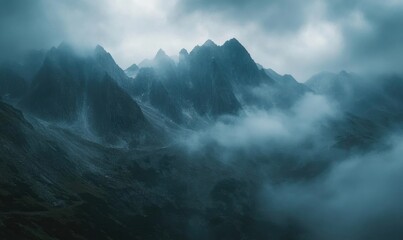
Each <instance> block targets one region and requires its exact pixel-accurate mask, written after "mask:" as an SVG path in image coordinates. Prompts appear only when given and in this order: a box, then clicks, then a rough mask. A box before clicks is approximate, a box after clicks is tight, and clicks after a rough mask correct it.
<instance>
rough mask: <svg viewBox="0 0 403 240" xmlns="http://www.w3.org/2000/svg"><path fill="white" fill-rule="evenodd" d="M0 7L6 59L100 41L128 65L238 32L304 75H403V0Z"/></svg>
mask: <svg viewBox="0 0 403 240" xmlns="http://www.w3.org/2000/svg"><path fill="white" fill-rule="evenodd" d="M0 13H1V14H0V20H1V21H0V31H1V33H2V34H1V36H0V52H1V57H0V58H1V59H2V60H4V59H9V58H10V57H15V56H16V55H18V53H20V52H21V51H23V50H25V49H30V48H48V47H51V46H54V45H57V44H59V43H60V42H61V41H63V40H65V41H71V42H76V43H79V44H86V45H96V44H101V45H103V46H105V47H106V48H107V49H108V50H109V51H110V52H111V53H112V54H113V55H114V57H115V58H116V60H117V61H118V62H119V63H120V64H122V65H123V67H125V66H129V65H131V64H132V63H133V62H140V61H141V60H143V59H145V58H150V57H152V56H153V55H154V54H155V52H156V51H157V50H158V49H159V48H164V49H165V50H166V51H167V52H168V54H169V55H174V54H177V52H179V50H180V49H181V48H183V47H185V48H188V49H191V48H192V47H193V46H195V45H196V44H200V43H203V42H204V41H205V40H206V39H207V38H211V39H213V40H215V41H217V42H218V43H222V42H224V41H225V40H226V39H229V38H232V37H236V38H238V39H239V40H240V41H241V42H242V43H243V44H244V45H245V46H246V48H247V49H248V50H249V51H250V53H251V55H252V56H253V57H254V59H255V60H256V61H257V62H259V63H261V64H262V65H264V66H266V67H270V68H273V69H275V70H277V71H279V72H281V73H291V74H293V75H296V77H297V79H298V80H299V81H303V80H304V79H307V78H309V77H310V76H311V75H313V74H314V73H316V72H319V71H323V70H326V71H339V70H341V69H345V70H349V71H363V72H364V71H368V70H371V71H394V72H401V71H402V70H401V64H400V62H401V56H402V55H403V47H402V44H401V42H402V41H403V32H402V31H401V30H400V28H401V26H402V25H403V4H402V2H401V1H398V0H385V1H376V0H368V1H364V0H352V1H342V0H332V1H324V0H313V1H308V2H307V1H296V0H284V1H280V0H267V1H265V0H250V1H247V0H235V1H230V0H222V1H213V0H176V1H162V0H150V1H146V2H145V1H140V0H131V1H128V0H117V1H114V2H111V1H106V0H101V1H97V2H94V1H89V0H72V1H67V0H60V1H50V0H37V1H28V0H15V1H6V0H1V2H0ZM217 23H220V24H217Z"/></svg>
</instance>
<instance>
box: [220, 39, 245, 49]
mask: <svg viewBox="0 0 403 240" xmlns="http://www.w3.org/2000/svg"><path fill="white" fill-rule="evenodd" d="M226 45H232V46H239V47H244V46H243V45H242V44H241V43H240V42H239V41H238V39H236V38H231V39H230V40H227V41H226V42H225V43H224V44H223V46H226Z"/></svg>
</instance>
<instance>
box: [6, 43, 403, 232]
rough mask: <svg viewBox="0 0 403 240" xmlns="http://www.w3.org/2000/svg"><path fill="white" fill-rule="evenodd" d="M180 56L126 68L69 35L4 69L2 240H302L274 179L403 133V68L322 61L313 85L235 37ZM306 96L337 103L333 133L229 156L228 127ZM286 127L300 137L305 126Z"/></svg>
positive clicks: (309, 170) (329, 121)
mask: <svg viewBox="0 0 403 240" xmlns="http://www.w3.org/2000/svg"><path fill="white" fill-rule="evenodd" d="M178 59H179V60H178V61H177V62H176V61H174V60H173V59H172V58H171V57H169V56H168V55H167V54H166V53H165V52H164V51H163V50H159V51H158V52H157V53H156V55H155V57H154V58H153V59H152V60H148V61H144V62H142V63H139V64H133V65H132V66H130V67H129V68H128V69H126V70H122V69H121V68H120V67H119V66H118V65H117V64H116V62H115V60H114V59H113V57H112V55H111V54H110V53H108V52H107V51H106V50H105V49H104V48H103V47H101V46H96V47H95V48H94V49H93V50H92V51H91V52H90V53H85V54H83V53H81V52H79V51H78V50H76V49H75V48H74V47H72V46H70V45H69V44H67V43H62V44H60V45H59V46H58V47H53V48H51V49H49V50H47V51H32V52H30V53H29V54H27V55H26V57H25V58H24V59H22V60H21V61H20V62H19V63H7V64H3V65H1V66H0V97H1V101H0V158H1V161H0V176H1V177H0V229H1V231H0V238H1V239H303V238H301V236H304V234H305V229H303V225H299V223H295V222H287V221H286V223H284V222H281V223H280V222H277V221H274V220H273V219H272V218H271V216H270V214H269V217H266V216H262V214H261V208H260V207H259V196H260V192H259V187H262V186H263V184H264V181H269V182H282V181H291V180H296V179H297V180H298V181H304V180H306V179H310V178H314V177H316V176H319V175H321V173H323V172H325V171H326V169H328V167H329V166H331V165H332V164H333V163H334V162H336V161H340V159H343V158H344V157H345V156H348V155H349V154H351V153H352V152H354V153H362V152H365V151H367V150H368V149H370V148H374V146H376V147H377V148H378V147H379V148H381V149H383V148H387V146H383V145H382V144H381V143H382V142H383V139H384V138H386V137H387V136H389V134H390V133H391V132H398V131H400V130H401V124H402V122H403V109H402V107H401V106H403V105H402V104H403V95H402V94H401V93H402V91H403V79H402V77H401V76H399V75H394V74H387V75H382V76H371V77H369V78H370V79H369V78H368V77H363V76H360V75H358V74H355V73H348V72H346V71H341V72H340V73H329V72H323V73H319V74H317V75H314V76H313V77H311V78H310V79H309V80H307V81H306V82H304V83H301V82H298V81H297V80H295V79H294V77H293V76H291V75H288V74H286V75H280V74H278V73H276V72H275V71H274V70H272V69H270V68H265V67H263V66H262V65H260V64H258V63H256V62H255V61H254V60H253V58H252V57H251V56H250V54H249V53H248V51H247V50H246V49H245V47H244V46H243V45H242V44H241V43H240V42H239V41H238V40H236V39H230V40H228V41H226V42H225V43H224V44H223V45H221V46H219V45H217V44H215V43H214V42H213V41H211V40H208V41H206V42H205V43H204V44H202V45H201V46H196V47H194V48H193V49H192V50H191V51H189V52H188V51H187V50H186V49H182V50H181V51H180V52H179V58H178ZM307 96H315V97H317V96H320V97H323V98H326V99H327V101H328V102H330V103H331V104H329V105H330V106H331V107H332V108H333V109H331V110H332V112H333V111H337V114H335V115H336V116H332V117H328V116H326V118H325V119H324V120H323V121H321V122H320V123H316V122H315V124H314V126H312V129H313V130H312V135H314V137H315V138H316V137H317V138H319V137H320V138H321V139H322V138H326V140H325V141H323V143H322V142H321V143H320V144H317V143H314V142H315V141H313V140H312V139H308V140H306V141H305V140H304V141H303V142H301V143H298V144H297V145H295V147H292V148H291V149H289V148H282V147H281V146H282V145H276V144H277V143H275V141H274V142H270V144H269V143H268V144H266V145H264V148H263V149H259V148H258V150H245V149H243V148H242V147H241V148H239V149H236V150H234V151H233V152H235V154H234V155H231V154H228V156H226V157H227V158H231V159H232V162H230V163H228V162H225V161H222V159H219V157H217V155H216V153H217V152H218V153H220V154H221V153H223V152H226V151H227V150H228V148H229V144H227V145H225V144H224V147H223V148H222V149H221V148H219V146H221V145H220V144H222V142H223V140H222V139H223V136H222V135H224V133H227V132H228V131H226V132H225V131H224V133H223V132H219V131H218V130H220V129H222V127H223V126H224V127H225V126H228V125H230V124H233V123H234V122H237V121H243V120H244V119H249V118H248V116H251V113H253V114H255V113H256V112H258V113H261V112H264V113H265V114H268V115H270V116H274V118H278V117H279V116H280V117H283V118H284V119H288V118H291V119H292V118H293V117H294V116H295V115H298V113H299V111H302V110H301V109H302V107H301V106H300V105H299V103H300V102H301V101H304V99H306V98H307ZM308 106H309V105H308ZM315 106H316V105H314V106H312V109H311V108H310V111H311V113H310V115H314V114H315V112H316V111H320V109H319V108H315ZM309 107H310V106H309ZM245 116H246V117H245ZM284 116H286V117H284ZM239 119H241V120H239ZM301 119H302V120H299V121H308V120H306V119H308V118H307V117H305V118H301ZM284 122H286V121H284ZM246 123H248V121H246ZM253 124H263V123H261V122H259V121H257V123H255V122H253ZM253 124H252V125H253ZM298 124H301V123H300V122H298ZM298 124H296V125H298ZM217 126H218V127H217ZM264 126H265V125H264ZM210 127H213V129H214V130H215V131H218V133H217V134H218V137H217V138H215V140H214V141H212V143H208V144H206V145H207V147H206V149H202V150H201V151H196V152H193V151H191V150H189V149H187V148H186V147H184V145H183V142H186V143H193V140H194V139H195V138H192V136H205V135H203V134H206V132H208V131H207V130H206V129H209V128H210ZM214 127H215V128H214ZM220 127H221V128H220ZM217 129H218V130H217ZM224 129H225V128H224ZM265 130H266V129H263V130H262V131H265ZM288 130H289V131H290V132H291V135H292V136H293V138H290V139H291V140H287V141H289V142H290V144H291V143H293V140H294V138H298V137H301V136H297V135H298V134H299V133H300V132H298V131H294V129H288ZM220 134H221V135H220ZM246 134H248V132H241V133H240V134H238V135H237V134H234V135H233V136H234V137H233V138H235V139H231V140H233V141H235V142H236V141H237V140H239V141H240V138H242V137H243V135H246ZM301 135H302V133H301ZM258 136H260V135H259V134H258ZM318 136H319V137H318ZM309 137H311V135H308V137H307V138H309ZM314 137H312V138H314ZM183 139H185V140H183ZM311 140H312V141H311ZM251 144H252V143H251ZM325 144H326V145H325ZM185 145H186V144H185ZM317 145H318V146H319V147H317ZM381 145H382V146H381ZM293 146H294V145H293ZM217 148H218V149H217ZM253 149H254V148H253ZM268 149H269V150H270V151H269V150H268ZM285 149H286V150H285ZM318 149H319V150H318ZM293 151H295V152H296V153H297V154H293V153H292V152H293ZM251 152H252V153H251ZM307 152H308V153H307ZM231 153H232V152H231ZM298 153H300V154H299V156H297V155H298ZM220 156H221V155H220ZM301 158H309V159H311V158H318V159H326V160H328V161H324V160H323V161H306V162H305V163H301V162H302V161H301V162H300V161H297V159H301ZM278 159H280V160H282V161H275V160H278ZM296 162H298V164H296Z"/></svg>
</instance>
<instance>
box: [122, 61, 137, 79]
mask: <svg viewBox="0 0 403 240" xmlns="http://www.w3.org/2000/svg"><path fill="white" fill-rule="evenodd" d="M139 69H140V68H139V67H138V66H137V65H136V64H132V65H131V66H130V67H128V68H127V69H126V70H125V73H126V75H127V76H128V77H131V78H135V77H136V75H137V73H138V72H139Z"/></svg>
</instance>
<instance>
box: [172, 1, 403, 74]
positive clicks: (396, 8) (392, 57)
mask: <svg viewBox="0 0 403 240" xmlns="http://www.w3.org/2000/svg"><path fill="white" fill-rule="evenodd" d="M177 9H178V12H180V15H182V16H183V15H185V16H186V15H192V14H201V15H205V16H208V15H215V16H219V18H221V20H222V21H224V22H225V21H229V22H233V23H236V24H239V25H243V26H244V25H248V24H253V25H254V26H257V27H256V29H254V33H255V34H253V32H252V34H253V37H252V36H249V39H248V36H245V37H244V39H246V42H247V43H248V42H252V44H257V43H260V45H261V47H260V50H261V51H267V55H270V56H271V57H273V55H277V54H276V53H275V51H273V50H272V49H270V47H268V49H265V48H264V47H263V46H262V45H264V43H265V42H271V41H270V39H276V41H284V44H282V45H278V44H277V43H274V44H273V43H271V44H273V45H274V47H275V48H276V47H277V48H280V49H281V51H283V52H284V54H283V56H281V55H280V56H279V59H281V60H279V61H287V62H288V66H289V70H288V71H290V72H297V75H298V76H300V75H301V76H304V77H305V75H306V73H304V72H303V69H305V70H306V71H315V70H316V71H321V70H332V71H335V70H340V69H347V70H352V71H367V70H371V71H379V72H381V71H395V72H401V64H400V62H401V56H402V54H403V46H402V44H401V42H403V32H402V31H401V29H400V28H401V26H402V25H403V4H402V3H401V2H399V1H395V0H387V1H375V0H370V1H363V0H353V1H339V0H332V1H323V0H314V1H294V0H286V1H277V0H269V1H263V0H252V1H246V0H237V1H213V0H207V1H201V0H193V1H188V0H186V1H185V0H179V2H178V5H177ZM180 15H179V16H180ZM323 26H325V27H323ZM312 29H313V30H314V32H313V33H312V32H310V31H312ZM329 29H331V30H332V31H333V32H334V33H335V34H326V32H327V30H329ZM224 31H231V30H228V29H225V30H224ZM301 33H302V35H304V34H305V35H304V36H306V35H307V38H309V36H311V37H312V40H311V43H312V44H313V45H316V46H317V49H320V47H321V44H326V45H325V46H323V47H324V49H327V51H326V50H323V51H319V52H317V53H315V52H314V50H315V48H313V49H310V48H308V47H306V49H307V51H306V52H302V53H299V52H298V51H295V50H294V52H295V54H294V56H296V57H295V59H294V57H293V54H292V52H291V53H287V51H289V49H292V50H293V49H294V48H295V47H294V45H297V46H298V45H300V46H302V47H304V42H303V41H302V40H301V39H298V38H299V37H300V34H301ZM316 33H319V34H323V35H322V36H321V35H319V36H318V37H319V38H317V39H318V41H316V39H315V38H316V36H315V35H316ZM337 37H340V41H339V44H335V42H334V41H332V38H333V39H335V38H337ZM252 38H254V39H252ZM256 38H261V40H260V41H257V40H256ZM295 39H297V40H295ZM307 41H309V40H307ZM287 44H288V45H289V47H288V49H287V47H286V46H284V45H287ZM305 45H306V44H305ZM308 45H309V44H308ZM332 48H334V49H336V51H337V54H334V53H333V52H332V50H331V49H332ZM339 48H340V49H339ZM310 52H311V53H312V54H310ZM273 53H274V54H273ZM304 55H305V56H307V55H309V57H310V58H311V59H309V60H307V61H305V63H304V61H303V59H304ZM330 55H333V56H330ZM282 58H284V59H282ZM312 58H313V59H312ZM262 59H263V57H262ZM266 59H269V57H267V58H266ZM298 59H299V61H300V63H299V65H300V66H301V69H300V67H298V66H297V62H298ZM259 60H260V59H259ZM279 61H278V62H279ZM268 62H269V63H274V65H276V64H277V63H276V61H275V60H270V61H268ZM263 64H265V63H263ZM308 64H309V65H308ZM284 65H285V64H284ZM279 66H280V68H281V70H283V69H284V68H285V66H283V64H281V65H280V64H279ZM302 68H303V69H302ZM311 74H312V73H311Z"/></svg>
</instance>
